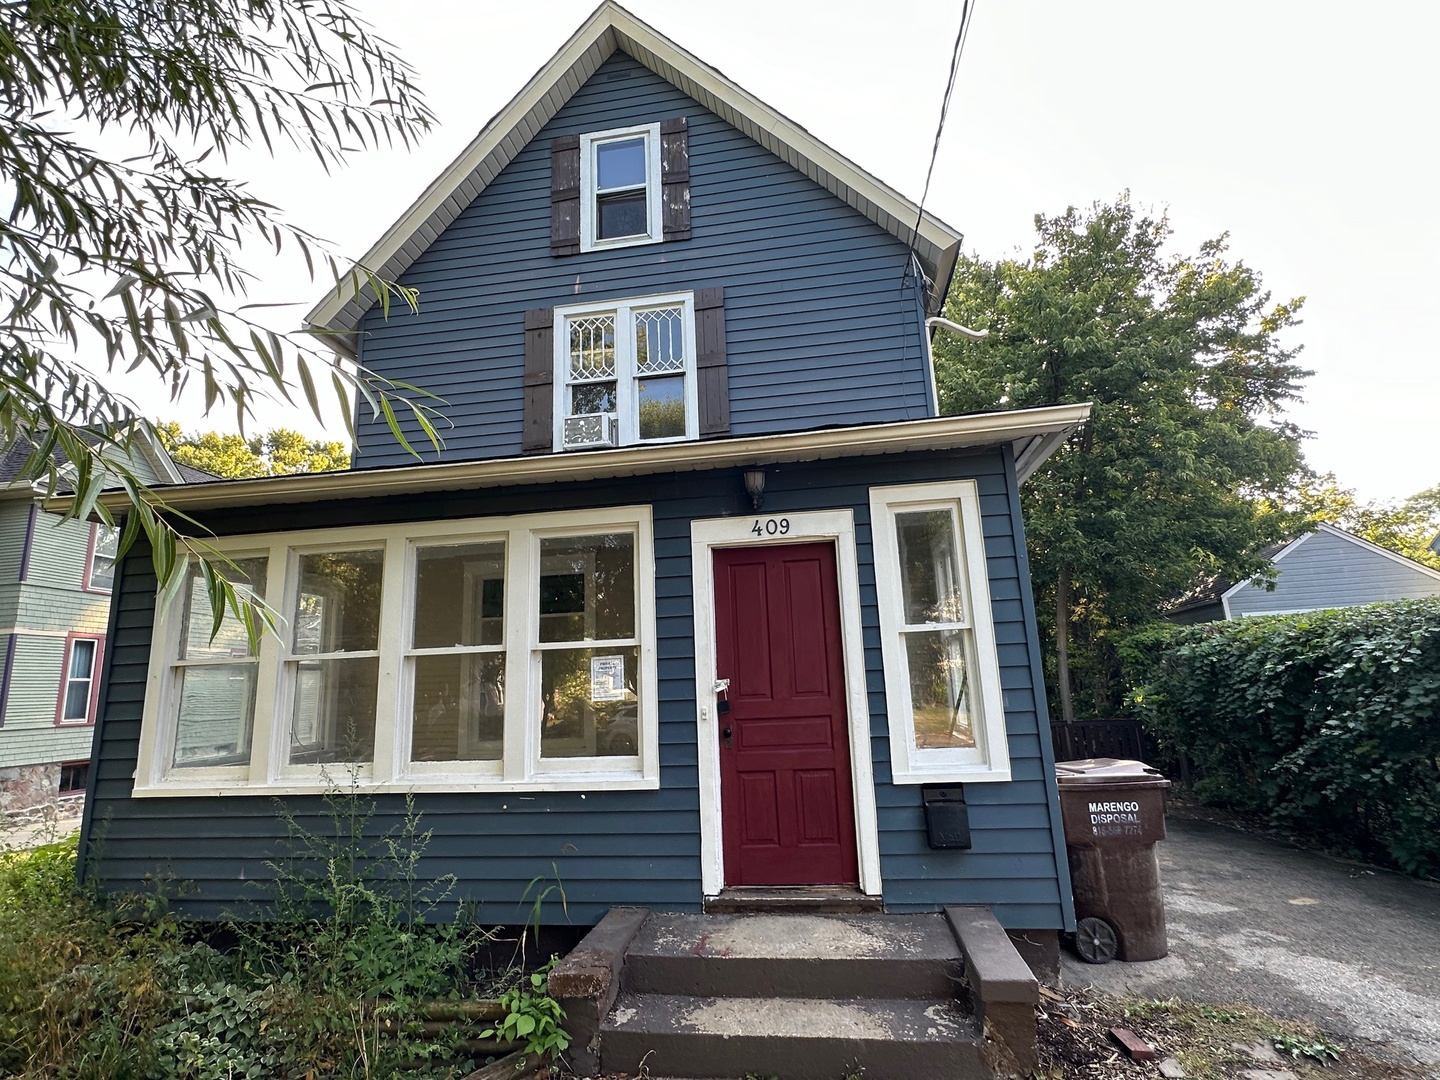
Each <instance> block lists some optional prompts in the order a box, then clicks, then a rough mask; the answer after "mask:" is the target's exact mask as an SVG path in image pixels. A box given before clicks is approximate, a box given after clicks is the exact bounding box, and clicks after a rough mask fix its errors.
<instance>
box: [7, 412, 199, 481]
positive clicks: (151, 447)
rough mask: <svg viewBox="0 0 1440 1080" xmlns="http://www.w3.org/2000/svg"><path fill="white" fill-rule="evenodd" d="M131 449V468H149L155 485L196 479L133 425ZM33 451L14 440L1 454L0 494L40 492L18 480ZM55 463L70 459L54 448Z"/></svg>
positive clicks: (147, 434) (27, 443)
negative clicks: (139, 465) (138, 466)
mask: <svg viewBox="0 0 1440 1080" xmlns="http://www.w3.org/2000/svg"><path fill="white" fill-rule="evenodd" d="M130 448H131V466H132V467H134V466H135V465H138V464H141V463H143V464H144V465H146V466H148V467H149V469H150V471H151V472H152V473H153V474H154V476H155V482H156V483H158V484H182V483H194V482H196V480H197V479H198V477H192V476H190V475H187V473H186V472H185V471H184V469H183V467H182V466H180V465H179V464H177V463H176V462H175V461H174V460H172V459H171V457H170V455H169V454H168V453H166V452H165V448H164V447H162V446H161V445H160V443H159V442H158V441H157V440H156V439H155V438H154V437H152V436H151V435H150V433H149V432H148V431H147V430H146V428H145V427H144V426H143V425H137V426H136V428H135V430H134V433H133V434H132V436H131V439H130ZM34 450H35V447H34V446H33V445H31V444H30V443H29V442H27V441H26V440H25V439H23V438H16V439H14V440H12V441H11V443H10V445H9V446H7V447H5V448H4V450H3V451H0V493H4V494H5V495H31V496H33V495H36V494H40V493H41V492H42V490H43V487H44V485H43V484H41V483H40V482H39V481H38V480H34V479H24V480H22V479H20V474H21V472H22V471H23V469H24V467H25V465H26V463H27V462H28V461H29V460H30V455H31V454H32V453H33V452H34ZM137 459H138V460H137ZM55 460H56V461H57V462H58V463H59V464H61V465H64V464H66V463H67V462H68V460H69V459H68V458H66V456H65V454H64V452H63V451H61V450H59V449H58V448H57V449H56V451H55ZM112 486H113V485H112Z"/></svg>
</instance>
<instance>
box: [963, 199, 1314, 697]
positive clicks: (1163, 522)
mask: <svg viewBox="0 0 1440 1080" xmlns="http://www.w3.org/2000/svg"><path fill="white" fill-rule="evenodd" d="M1035 225H1036V230H1037V232H1038V234H1039V235H1038V240H1037V244H1036V247H1035V250H1034V252H1033V254H1032V255H1031V256H1030V257H1029V258H1015V259H1001V260H997V261H993V262H992V261H988V260H985V259H980V258H976V257H964V258H962V259H961V261H960V265H959V267H958V268H957V270H956V274H955V279H954V283H953V284H952V286H951V289H950V294H949V297H948V300H947V303H946V315H947V316H949V317H950V318H951V319H954V320H955V321H957V322H960V323H963V324H965V325H968V326H973V327H976V328H987V329H989V331H990V336H989V338H988V339H986V340H983V341H978V342H971V341H965V340H956V339H954V338H952V337H951V336H950V335H948V334H946V333H945V331H943V330H942V331H939V332H938V334H937V340H936V345H935V355H936V366H937V384H938V387H939V390H940V398H941V407H942V410H943V411H944V412H947V413H966V412H979V411H985V410H991V409H995V408H1002V409H1018V408H1027V407H1031V406H1040V405H1052V404H1062V403H1068V402H1082V401H1089V402H1093V403H1094V411H1093V414H1092V417H1091V421H1090V423H1089V424H1088V425H1087V426H1086V428H1085V429H1084V431H1083V432H1081V433H1080V434H1079V435H1078V436H1077V437H1075V438H1073V439H1072V440H1071V441H1070V442H1069V443H1068V444H1067V445H1065V446H1064V447H1063V448H1062V449H1061V450H1060V451H1059V452H1058V453H1057V454H1056V455H1055V456H1054V457H1053V458H1052V459H1051V460H1050V461H1049V463H1048V464H1047V465H1046V466H1045V467H1044V468H1043V470H1042V471H1041V472H1040V473H1038V474H1037V475H1036V476H1034V477H1033V478H1031V480H1030V481H1029V482H1028V484H1027V485H1026V487H1025V489H1024V493H1023V498H1024V510H1025V517H1026V528H1027V530H1028V533H1029V540H1030V552H1031V562H1032V566H1033V568H1034V581H1035V585H1036V589H1037V593H1038V595H1039V601H1038V603H1039V606H1040V609H1041V622H1042V626H1043V627H1044V629H1045V632H1046V633H1053V634H1054V635H1055V642H1056V664H1055V667H1054V669H1053V670H1052V676H1053V677H1054V679H1055V689H1056V690H1057V691H1058V694H1059V698H1060V702H1061V707H1062V713H1063V715H1064V716H1065V717H1066V718H1067V719H1068V718H1070V717H1072V716H1073V705H1072V695H1073V691H1074V689H1076V688H1078V689H1081V690H1083V691H1084V693H1085V695H1086V698H1087V699H1088V700H1087V701H1086V702H1085V703H1084V704H1083V705H1082V707H1083V708H1086V709H1087V711H1095V712H1098V713H1100V714H1102V715H1103V714H1106V713H1108V712H1109V711H1110V710H1112V709H1113V708H1114V707H1115V706H1117V705H1118V704H1119V700H1120V693H1121V687H1120V680H1119V678H1118V677H1117V675H1116V669H1117V665H1116V661H1115V655H1114V647H1113V644H1112V642H1113V640H1114V638H1115V637H1116V635H1117V634H1118V633H1120V632H1123V631H1124V630H1126V629H1127V628H1130V627H1133V626H1135V625H1137V624H1141V623H1144V622H1146V621H1148V620H1153V619H1155V618H1157V617H1158V614H1159V610H1160V608H1161V606H1162V605H1163V603H1164V602H1165V601H1167V600H1169V599H1171V598H1173V597H1175V596H1177V595H1179V594H1181V593H1182V592H1184V591H1185V590H1186V589H1187V588H1189V587H1190V586H1192V585H1193V584H1194V582H1195V581H1196V580H1197V579H1199V578H1202V577H1203V576H1205V575H1210V574H1217V573H1218V574H1225V575H1227V576H1229V577H1231V578H1233V579H1237V580H1238V579H1240V578H1246V577H1249V576H1251V575H1252V574H1254V573H1256V572H1257V571H1259V570H1260V569H1262V567H1263V565H1264V563H1263V560H1262V559H1261V558H1260V557H1259V554H1258V553H1259V552H1260V550H1261V549H1262V548H1264V547H1265V546H1266V545H1267V544H1270V543H1273V542H1275V541H1278V540H1281V539H1284V538H1286V537H1288V536H1290V535H1293V534H1294V532H1296V531H1297V530H1298V529H1299V528H1300V527H1302V522H1301V521H1300V520H1299V516H1298V515H1296V514H1294V513H1291V512H1287V511H1283V510H1279V509H1276V508H1275V507H1276V506H1277V505H1279V504H1280V502H1281V500H1282V496H1283V495H1284V494H1285V493H1287V492H1289V491H1290V490H1291V489H1292V487H1293V484H1294V482H1295V480H1296V478H1297V477H1298V475H1299V474H1300V472H1301V470H1302V466H1303V463H1302V457H1301V452H1300V433H1299V432H1298V431H1297V430H1296V429H1295V428H1294V427H1293V426H1291V425H1289V424H1286V423H1284V422H1283V421H1282V420H1281V419H1280V416H1279V413H1280V410H1281V409H1282V407H1283V406H1284V405H1285V403H1287V402H1288V401H1290V400H1292V399H1294V398H1295V397H1296V394H1297V392H1298V387H1299V385H1300V382H1301V380H1303V379H1304V378H1305V377H1306V376H1307V375H1308V374H1309V372H1306V371H1304V370H1302V369H1301V368H1300V367H1299V366H1298V365H1297V364H1296V362H1295V360H1296V355H1297V353H1298V348H1295V347H1291V346H1287V345H1286V344H1284V343H1283V342H1282V338H1283V337H1284V332H1285V331H1286V330H1287V329H1289V328H1290V327H1292V326H1294V325H1296V323H1297V318H1296V316H1297V313H1298V311H1299V309H1300V306H1301V303H1302V301H1301V300H1299V299H1296V300H1291V301H1289V302H1288V303H1272V302H1271V297H1270V293H1268V292H1267V291H1266V290H1265V289H1264V286H1263V284H1262V281H1261V277H1260V275H1259V274H1258V273H1257V272H1255V271H1254V270H1251V269H1250V268H1249V267H1247V266H1246V265H1245V264H1244V263H1243V262H1239V261H1234V260H1232V259H1230V258H1229V257H1228V248H1227V244H1226V238H1225V237H1223V236H1222V237H1220V238H1217V239H1215V240H1210V241H1207V242H1206V243H1204V244H1202V245H1201V246H1200V249H1199V250H1198V251H1197V252H1195V253H1194V254H1171V253H1168V252H1167V251H1166V250H1165V245H1166V242H1167V240H1168V239H1169V238H1170V235H1171V229H1170V226H1169V224H1168V222H1167V220H1166V219H1165V217H1164V216H1161V217H1151V216H1147V215H1144V214H1142V213H1140V212H1138V211H1137V210H1136V209H1135V207H1133V206H1132V205H1131V203H1130V201H1129V197H1128V195H1126V196H1122V197H1121V198H1120V199H1118V200H1117V201H1115V202H1114V203H1109V204H1105V203H1097V204H1095V205H1094V206H1092V207H1091V208H1090V209H1089V210H1087V211H1084V212H1082V211H1079V210H1076V209H1074V208H1073V207H1072V208H1070V209H1069V210H1067V211H1066V212H1065V213H1063V214H1060V215H1057V216H1055V217H1047V216H1045V215H1043V214H1042V215H1037V216H1036V219H1035ZM1267 496H1269V497H1270V501H1269V502H1267V501H1266V497H1267ZM1072 639H1073V645H1074V647H1073V648H1072ZM1072 655H1073V656H1074V663H1073V665H1072V663H1071V662H1070V657H1071V656H1072Z"/></svg>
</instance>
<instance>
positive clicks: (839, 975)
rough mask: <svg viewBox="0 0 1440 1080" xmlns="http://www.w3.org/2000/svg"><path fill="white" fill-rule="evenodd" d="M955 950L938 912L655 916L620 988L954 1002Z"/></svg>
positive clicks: (958, 970) (633, 948) (635, 945)
mask: <svg viewBox="0 0 1440 1080" xmlns="http://www.w3.org/2000/svg"><path fill="white" fill-rule="evenodd" d="M961 979H962V962H961V958H960V947H959V945H958V944H957V942H956V940H955V935H954V934H953V933H952V932H951V930H950V928H949V927H948V926H947V925H946V923H945V919H944V917H943V916H940V915H666V914H660V913H656V914H654V915H651V916H650V918H649V920H648V921H647V922H646V923H645V925H644V926H642V927H641V928H640V932H639V933H638V934H636V936H635V939H634V941H632V942H631V944H630V949H629V952H628V953H627V955H626V958H625V976H624V983H625V989H627V990H630V991H633V992H636V993H656V994H679V995H685V996H692V997H734V998H744V997H771V998H775V997H779V998H829V999H841V1000H843V999H849V998H892V999H898V998H915V999H941V1000H943V999H945V998H950V997H954V996H955V993H956V990H957V987H958V986H959V984H960V981H961Z"/></svg>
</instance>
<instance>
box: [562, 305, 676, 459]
mask: <svg viewBox="0 0 1440 1080" xmlns="http://www.w3.org/2000/svg"><path fill="white" fill-rule="evenodd" d="M555 353H556V355H555V417H556V424H555V427H556V430H555V443H554V445H555V446H556V447H557V448H559V449H562V450H579V449H593V448H595V447H604V446H631V445H634V444H635V443H655V442H676V441H679V440H682V439H697V438H699V437H700V427H699V418H698V414H699V410H698V408H697V401H696V398H697V391H696V378H695V297H694V294H693V293H675V294H672V295H669V296H651V297H645V298H643V299H638V300H628V301H622V302H620V303H609V304H602V305H585V306H578V305H577V306H574V307H564V308H556V309H555Z"/></svg>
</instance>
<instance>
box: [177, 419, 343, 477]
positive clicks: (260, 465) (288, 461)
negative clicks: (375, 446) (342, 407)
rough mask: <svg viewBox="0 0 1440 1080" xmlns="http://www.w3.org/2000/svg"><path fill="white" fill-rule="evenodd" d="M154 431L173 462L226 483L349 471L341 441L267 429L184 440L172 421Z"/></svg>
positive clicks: (213, 433) (214, 433) (206, 433)
mask: <svg viewBox="0 0 1440 1080" xmlns="http://www.w3.org/2000/svg"><path fill="white" fill-rule="evenodd" d="M156 430H157V432H158V433H159V435H160V441H161V443H162V445H163V446H164V447H165V449H166V450H167V451H168V452H169V454H170V456H171V457H172V458H174V459H175V460H176V461H178V462H180V463H181V464H183V465H192V466H194V467H195V468H197V469H204V470H205V471H206V472H210V473H214V474H215V475H216V476H223V477H225V478H226V479H227V480H240V479H244V478H246V477H250V476H290V475H292V474H294V473H312V472H335V471H336V470H339V469H348V468H349V467H350V451H349V450H348V449H346V447H345V444H344V443H343V442H322V441H321V440H319V439H307V438H306V437H305V436H304V435H302V434H301V433H300V432H298V431H291V430H290V429H289V428H272V429H270V430H269V431H267V432H265V434H263V435H252V436H250V437H249V438H246V437H245V436H244V435H236V434H233V433H225V432H218V431H204V432H194V433H193V434H190V435H184V434H182V433H181V431H180V425H179V424H178V423H174V422H173V421H172V422H171V423H168V424H157V425H156Z"/></svg>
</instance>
